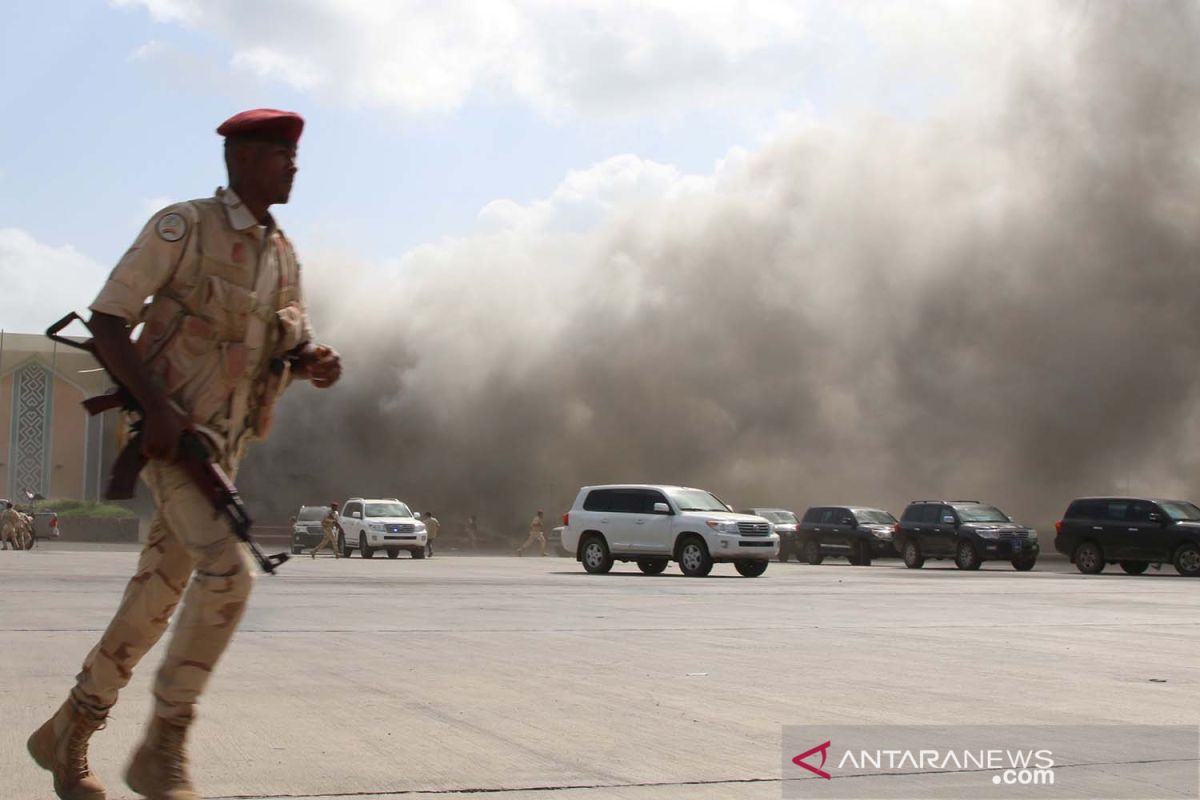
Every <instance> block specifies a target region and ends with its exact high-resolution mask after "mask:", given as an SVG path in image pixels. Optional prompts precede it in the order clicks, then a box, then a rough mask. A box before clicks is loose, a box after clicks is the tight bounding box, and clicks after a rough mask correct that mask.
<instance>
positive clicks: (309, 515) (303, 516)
mask: <svg viewBox="0 0 1200 800" xmlns="http://www.w3.org/2000/svg"><path fill="white" fill-rule="evenodd" d="M327 510H328V507H327V506H305V507H304V508H302V509H300V513H299V514H297V515H296V521H297V522H320V521H321V520H322V519H323V518H324V517H325V512H326V511H327Z"/></svg>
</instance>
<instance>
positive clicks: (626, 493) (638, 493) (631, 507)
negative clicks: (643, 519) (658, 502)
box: [608, 489, 654, 514]
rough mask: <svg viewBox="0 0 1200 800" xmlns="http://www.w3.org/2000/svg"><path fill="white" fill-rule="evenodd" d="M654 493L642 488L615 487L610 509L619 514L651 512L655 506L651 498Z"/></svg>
mask: <svg viewBox="0 0 1200 800" xmlns="http://www.w3.org/2000/svg"><path fill="white" fill-rule="evenodd" d="M653 494H654V493H653V492H646V491H644V490H642V489H614V490H613V493H612V495H611V497H612V501H611V506H610V508H609V509H608V510H609V511H614V512H616V513H618V514H649V513H651V511H652V510H653V508H654V501H653V500H650V499H649V498H650V497H652V496H653Z"/></svg>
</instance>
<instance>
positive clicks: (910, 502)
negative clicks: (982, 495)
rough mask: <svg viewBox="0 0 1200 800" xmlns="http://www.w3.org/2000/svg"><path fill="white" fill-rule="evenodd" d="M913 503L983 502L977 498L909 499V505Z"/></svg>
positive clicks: (980, 503)
mask: <svg viewBox="0 0 1200 800" xmlns="http://www.w3.org/2000/svg"><path fill="white" fill-rule="evenodd" d="M914 503H978V504H979V505H983V503H982V502H980V501H979V500H911V501H909V505H912V504H914Z"/></svg>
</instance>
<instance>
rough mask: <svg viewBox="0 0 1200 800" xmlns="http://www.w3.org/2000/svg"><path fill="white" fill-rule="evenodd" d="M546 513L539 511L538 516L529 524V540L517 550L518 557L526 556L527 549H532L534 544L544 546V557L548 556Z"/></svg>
mask: <svg viewBox="0 0 1200 800" xmlns="http://www.w3.org/2000/svg"><path fill="white" fill-rule="evenodd" d="M544 518H545V512H543V511H542V509H540V508H539V509H538V512H537V514H535V515H534V516H533V519H532V520H530V522H529V538H527V539H526V540H525V544H523V545H521V547H520V548H519V549H518V550H517V555H518V556H523V555H525V548H527V547H530V546H531V545H532V544H533V543H534V542H538V543H539V544H541V546H542V555H546V523H545V521H544Z"/></svg>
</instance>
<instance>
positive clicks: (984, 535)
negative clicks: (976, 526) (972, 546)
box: [975, 530, 1000, 539]
mask: <svg viewBox="0 0 1200 800" xmlns="http://www.w3.org/2000/svg"><path fill="white" fill-rule="evenodd" d="M975 533H977V534H978V535H979V538H980V539H999V538H1000V531H990V530H982V531H975Z"/></svg>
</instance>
